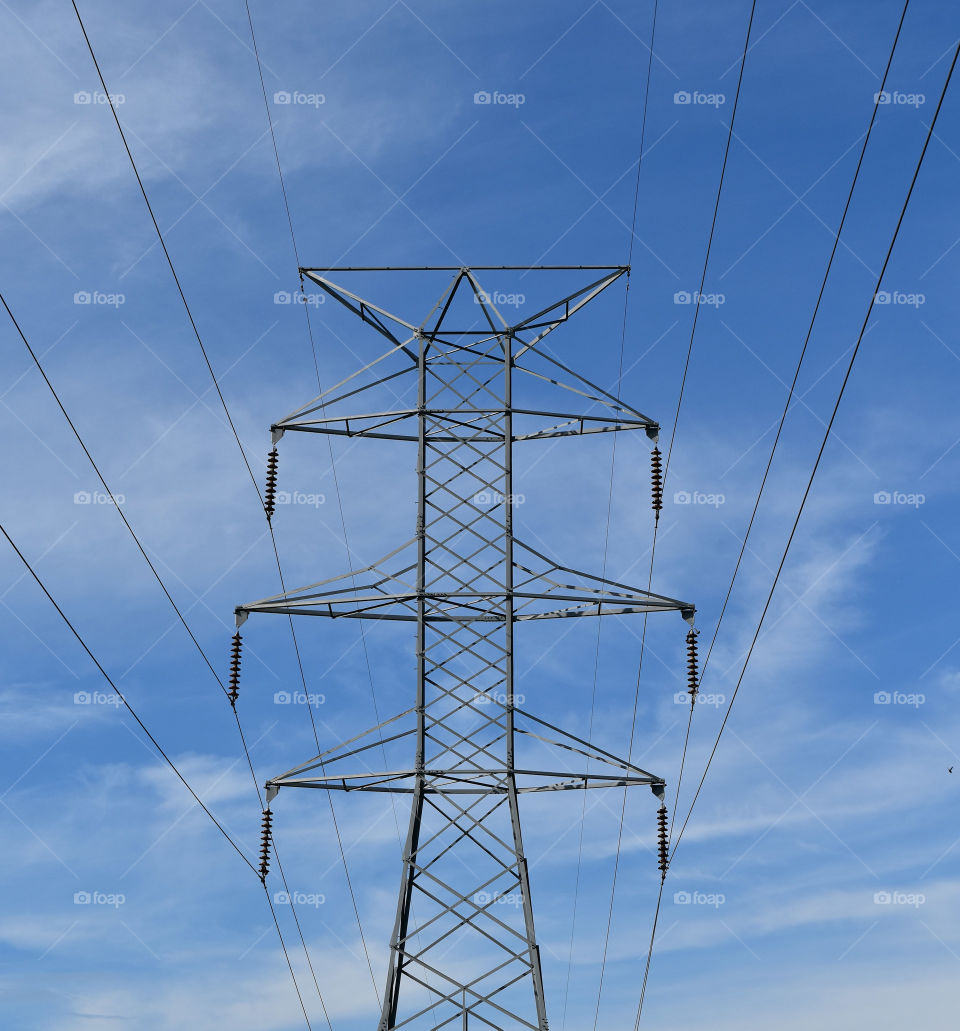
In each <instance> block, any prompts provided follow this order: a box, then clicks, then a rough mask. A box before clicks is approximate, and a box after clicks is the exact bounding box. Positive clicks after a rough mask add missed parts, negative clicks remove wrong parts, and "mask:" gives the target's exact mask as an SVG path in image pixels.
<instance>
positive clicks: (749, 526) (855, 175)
mask: <svg viewBox="0 0 960 1031" xmlns="http://www.w3.org/2000/svg"><path fill="white" fill-rule="evenodd" d="M909 6H910V0H906V3H904V5H903V11H902V13H901V15H900V22H899V24H898V25H897V32H896V35H895V36H894V39H893V45H892V46H891V48H890V56H889V57H888V58H887V65H886V68H885V69H884V72H883V78H882V79H881V81H880V89H879V90H878V92H879V93H883V92H884V88H885V87H886V84H887V76H888V75H889V74H890V67H891V65H892V64H893V57H894V53H895V52H896V49H897V43H898V41H899V39H900V32H901V30H902V29H903V23H904V20H905V18H906V16H907V9H908V8H909ZM878 111H879V105H878V104H874V105H873V109H872V111H871V113H870V124H869V125H868V126H867V133H866V136H865V137H864V139H863V146H862V147H861V149H860V157H859V159H858V160H857V167H856V169H855V171H854V173H853V179H852V181H851V183H850V189H849V191H848V193H847V199H846V203H845V204H844V206H843V215H842V216H841V218H840V224H839V226H838V227H837V231H836V234H835V235H834V239H833V246H832V248H831V250H830V257H829V259H828V260H827V267H826V271H825V272H824V274H823V280H822V281H821V283H820V290H819V292H818V294H817V301H816V304H815V305H814V308H813V314H812V316H811V317H810V324H809V326H808V328H807V334H806V336H805V338H804V341H803V346H802V348H801V349H800V357H799V358H798V359H797V365H796V369H795V370H794V373H793V380H792V382H791V383H790V389H789V390H788V392H787V399H786V402H785V403H784V406H783V412H782V413H781V415H780V422H779V425H778V426H777V432H776V435H775V436H774V439H773V445H772V447H771V448H770V456H769V458H768V459H767V464H766V468H765V469H764V471H763V477H762V478H761V480H760V489H759V490H758V492H757V499H756V501H755V502H754V506H753V511H752V512H751V514H750V519H749V521H748V523H747V529H746V532H745V533H744V536H743V543H742V544H741V546H740V553H739V554H738V555H737V561H736V563H735V565H734V568H733V576H731V578H730V586H729V587H728V588H727V593H726V596H725V597H724V599H723V605H722V606H721V607H720V615H719V617H718V618H717V625H716V627H715V629H714V631H713V636H712V638H711V639H710V646H709V647H708V648H707V653H706V656H705V657H704V660H703V666H702V667H701V669H700V678H699V681H698V686H699V683H700V682H702V681H703V678H704V675H705V674H706V672H707V666H708V664H709V662H710V656H711V654H712V653H713V647H714V645H715V644H716V642H717V636H718V635H719V633H720V626H721V624H722V623H723V617H724V615H725V613H726V611H727V605H728V603H729V601H730V596H731V594H732V593H733V587H734V584H735V583H736V580H737V576H738V574H739V572H740V565H741V563H742V562H743V556H744V554H745V553H746V550H747V542H748V541H749V539H750V534H751V532H752V530H753V524H754V521H755V520H756V517H757V510H758V509H759V508H760V500H761V498H762V497H763V492H764V489H765V488H766V485H767V478H768V476H769V475H770V467H771V466H772V465H773V459H774V456H775V455H776V452H777V448H778V446H779V444H780V437H781V435H782V433H783V427H784V423H785V422H786V421H787V413H788V412H789V410H790V405H791V403H792V402H793V397H794V392H795V391H796V387H797V382H798V380H799V378H800V371H801V369H802V367H803V361H804V358H805V357H806V354H807V348H808V346H809V344H810V338H811V337H812V335H813V327H814V324H815V323H816V320H817V316H818V315H819V313H820V305H821V303H822V302H823V297H824V294H825V293H826V288H827V280H828V279H829V277H830V272H831V269H832V268H833V261H834V258H835V257H836V255H837V251H838V250H839V247H840V235H841V233H842V232H843V227H844V225H846V221H847V214H848V212H849V211H850V205H851V203H852V201H853V194H854V190H855V189H856V186H857V181H858V179H859V178H860V170H861V168H862V167H863V160H864V156H865V155H866V152H867V146H868V145H869V143H870V136H871V135H872V133H873V127H874V124H875V123H876V119H877V112H878ZM677 788H678V792H679V784H678V785H677ZM675 817H676V807H674V812H673V814H672V817H671V824H670V829H671V834H672V831H673V818H675Z"/></svg>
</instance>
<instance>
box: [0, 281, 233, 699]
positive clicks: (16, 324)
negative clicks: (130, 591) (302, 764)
mask: <svg viewBox="0 0 960 1031" xmlns="http://www.w3.org/2000/svg"><path fill="white" fill-rule="evenodd" d="M0 302H2V304H3V307H4V308H5V309H6V312H7V314H8V315H9V316H10V321H11V322H12V323H13V326H14V329H16V331H17V333H18V334H19V336H20V339H21V340H22V341H23V343H24V346H25V347H26V349H27V351H28V352H29V353H30V357H31V358H32V359H33V362H34V364H35V365H36V367H37V369H38V370H39V372H40V375H41V376H42V377H43V382H44V383H46V385H47V387H48V389H49V390H50V393H51V394H52V395H53V399H54V401H56V402H57V407H58V408H59V409H60V411H61V412H62V413H63V417H64V419H66V420H67V425H68V426H69V427H70V429H71V430H72V431H73V435H74V436H75V437H76V438H77V443H78V444H79V445H80V447H81V449H82V450H83V453H84V454H85V455H86V456H87V461H89V463H90V465H91V466H92V467H93V471H94V472H95V473H96V475H97V479H99V481H100V483H101V484H102V485H103V489H104V490H105V491H106V492H107V495H108V497H111V498H112V497H113V491H111V490H110V487H109V486H108V485H107V481H106V480H105V479H104V477H103V473H101V471H100V467H99V466H98V465H97V463H96V462H95V461H94V458H93V455H91V454H90V450H89V448H88V447H87V445H86V444H85V443H84V441H83V437H81V436H80V432H79V431H78V430H77V427H76V425H75V424H74V422H73V420H72V419H71V418H70V415H69V413H68V412H67V410H66V408H64V406H63V402H62V401H61V400H60V395H59V394H58V393H57V391H56V389H55V388H54V386H53V384H52V383H51V382H50V378H49V377H48V376H47V374H46V372H45V370H44V368H43V365H42V364H41V363H40V359H39V358H38V357H37V355H36V352H35V351H34V350H33V348H32V347H31V346H30V342H29V341H28V340H27V338H26V336H25V335H24V332H23V330H22V329H21V328H20V323H19V322H18V321H17V319H16V316H15V315H14V314H13V312H12V311H11V309H10V305H9V304H7V299H6V298H5V297H4V296H3V294H2V293H0ZM113 508H114V509H116V512H117V515H119V516H120V518H121V519H122V520H123V525H124V526H126V528H127V530H128V531H129V532H130V536H131V537H132V538H133V541H134V543H135V544H136V546H137V548H138V549H139V551H140V554H141V555H142V556H143V558H144V561H145V562H146V563H147V565H148V566H149V567H150V572H151V573H153V575H154V577H155V578H156V581H157V583H158V584H159V585H160V588H161V590H162V591H163V593H164V594H165V595H166V597H167V601H169V602H170V604H171V605H172V606H173V611H174V612H176V614H177V618H178V619H179V620H180V622H181V623H182V624H183V627H184V629H185V630H186V631H187V633H188V634H189V635H190V640H191V641H193V643H194V646H195V647H196V649H197V651H198V652H199V653H200V655H201V657H202V658H203V661H204V662H205V663H206V665H207V668H208V669H209V670H210V672H211V673H212V674H213V676H214V678H215V679H216V681H217V683H218V684H219V685H220V690H221V691H222V692H223V693H224V694H226V693H227V689H226V688H225V687H224V685H223V681H222V680H221V679H220V677H219V676H218V674H217V671H216V670H215V669H214V668H213V665H212V664H211V662H210V660H209V659H208V658H207V654H206V652H205V651H204V650H203V648H202V647H201V645H200V642H199V641H198V640H197V638H196V635H195V634H194V632H193V631H192V630H191V629H190V627H189V625H188V624H187V621H186V619H185V618H184V615H183V613H182V612H181V611H180V609H179V607H178V606H177V603H176V602H175V601H174V600H173V597H172V595H171V594H170V592H169V590H167V585H166V584H165V583H164V582H163V579H162V578H161V576H160V574H159V573H158V572H157V569H156V566H154V564H153V562H152V561H151V560H150V556H149V555H148V554H147V553H146V551H145V550H144V547H143V545H142V544H141V543H140V538H139V537H138V536H137V534H136V533H135V532H134V529H133V527H132V526H131V525H130V522H129V520H128V519H127V517H126V515H124V512H123V509H122V508H121V507H120V505H114V506H113Z"/></svg>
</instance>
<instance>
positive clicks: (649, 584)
mask: <svg viewBox="0 0 960 1031" xmlns="http://www.w3.org/2000/svg"><path fill="white" fill-rule="evenodd" d="M756 9H757V0H753V2H752V3H751V6H750V17H749V20H748V22H747V32H746V36H745V38H744V42H743V53H742V55H741V58H740V72H739V75H738V77H737V88H736V93H735V94H734V100H733V107H732V110H731V114H730V124H729V126H728V127H727V138H726V144H725V146H724V152H723V161H722V163H721V167H720V178H719V181H718V183H717V192H716V198H715V200H714V205H713V216H712V219H711V222H710V233H709V236H708V239H707V250H706V254H705V256H704V261H703V271H702V273H701V276H700V287H699V290H698V293H697V299H698V303H697V304H696V305H695V307H694V317H693V324H692V326H691V329H690V340H689V343H688V346H687V354H686V359H685V361H684V367H683V374H682V377H681V380H680V391H679V395H678V398H677V407H676V412H675V414H674V419H673V427H672V429H671V432H670V442H669V445H668V449H667V456H666V462H665V465H664V471H663V480H662V487H664V488H665V486H666V480H667V475H668V473H669V471H670V461H671V458H672V456H673V445H674V441H675V439H676V433H677V425H678V423H679V421H680V411H681V407H682V404H683V397H684V391H685V388H686V382H687V374H688V372H689V369H690V359H691V357H692V354H693V343H694V338H695V336H696V331H697V320H698V315H699V311H700V304H699V297H700V296H701V295H702V294H703V288H704V285H705V283H706V278H707V270H708V268H709V264H710V255H711V252H712V249H713V239H714V235H715V232H716V227H717V220H718V216H719V212H720V200H721V197H722V194H723V185H724V182H725V180H726V173H727V163H728V160H729V157H730V149H731V145H732V142H733V133H734V124H735V122H736V118H737V111H738V109H739V106H740V94H741V90H742V86H743V76H744V69H745V68H746V62H747V53H748V51H749V49H750V38H751V35H752V32H753V21H754V15H755V14H756ZM631 243H632V239H631ZM659 525H660V524H659V520H657V522H656V523H655V524H654V529H653V542H652V544H651V548H650V564H649V568H648V575H647V590H648V591H650V590H652V588H653V568H654V562H655V559H656V549H657V540H658V531H659ZM647 621H648V617H647V614H646V613H644V616H643V623H642V626H641V632H640V656H639V661H638V664H637V677H636V685H635V690H634V698H633V715H632V719H631V723H630V741H629V747H628V751H627V762H630V761H631V759H632V758H633V749H634V744H635V740H636V730H637V715H638V712H639V705H640V684H641V677H642V672H643V659H644V654H645V650H646V638H647ZM693 710H694V706H693V705H691V707H690V713H689V715H688V718H687V731H686V737H685V740H684V746H683V754H682V757H681V764H680V768H681V776H682V770H683V767H684V764H685V762H686V753H687V747H688V744H689V739H690V727H691V723H692V720H693ZM679 780H680V778H679V777H678V783H677V792H678V794H679ZM626 809H627V792H626V789H625V790H624V793H623V798H622V800H621V805H620V823H619V829H618V833H617V848H616V856H615V859H614V870H613V880H612V883H611V887H610V903H609V906H608V909H607V926H606V933H605V935H604V944H603V957H602V960H601V973H600V985H599V988H598V991H597V1004H596V1008H595V1010H594V1022H593V1027H594V1031H596V1028H597V1026H598V1024H599V1020H600V1001H601V995H602V992H603V976H604V971H605V969H606V961H607V955H608V951H609V945H610V933H611V929H612V926H613V910H614V903H615V899H616V891H617V879H618V874H619V870H620V855H621V850H622V845H623V829H624V824H625V821H626ZM663 883H664V878H661V881H660V887H659V890H658V896H657V906H656V911H655V913H654V918H653V923H654V927H656V921H657V919H658V918H659V911H660V898H661V897H662V894H663Z"/></svg>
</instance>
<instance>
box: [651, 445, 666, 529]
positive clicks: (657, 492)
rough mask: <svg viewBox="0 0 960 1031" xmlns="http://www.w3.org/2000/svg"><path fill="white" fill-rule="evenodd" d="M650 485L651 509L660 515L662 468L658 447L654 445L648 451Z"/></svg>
mask: <svg viewBox="0 0 960 1031" xmlns="http://www.w3.org/2000/svg"><path fill="white" fill-rule="evenodd" d="M650 485H651V497H652V501H653V510H654V512H656V513H657V517H658V518H659V516H660V511H661V510H662V508H663V469H662V467H661V464H660V448H658V447H655V448H654V449H653V451H651V453H650Z"/></svg>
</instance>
